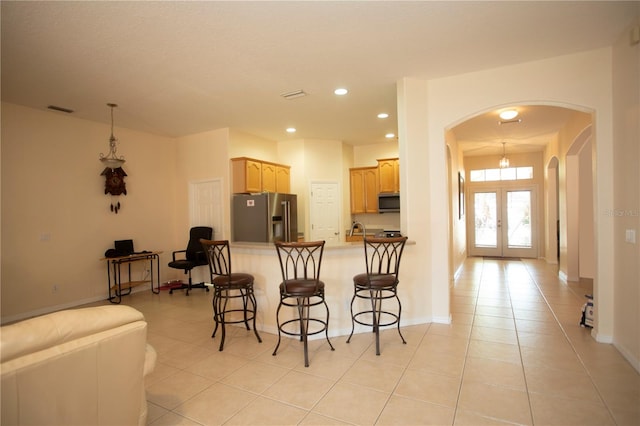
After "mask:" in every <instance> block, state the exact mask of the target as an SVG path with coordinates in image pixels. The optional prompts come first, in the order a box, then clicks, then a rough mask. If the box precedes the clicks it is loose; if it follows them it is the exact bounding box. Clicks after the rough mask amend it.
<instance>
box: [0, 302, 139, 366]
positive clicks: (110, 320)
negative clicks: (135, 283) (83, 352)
mask: <svg viewBox="0 0 640 426" xmlns="http://www.w3.org/2000/svg"><path fill="white" fill-rule="evenodd" d="M135 321H144V316H143V315H142V313H141V312H140V311H138V310H136V309H133V308H132V307H130V306H121V305H118V306H97V307H93V308H82V309H71V310H66V311H60V312H54V313H51V314H48V315H43V316H41V317H36V318H31V319H28V320H24V321H21V322H19V323H16V324H11V325H7V326H4V327H2V333H1V334H0V348H2V350H1V351H0V362H2V363H5V362H7V361H10V360H12V359H14V358H18V357H20V356H22V355H25V354H29V353H32V352H35V351H41V350H44V349H47V348H50V347H52V346H56V345H59V344H61V343H65V342H69V341H71V340H75V339H78V338H80V337H84V336H88V335H91V334H95V333H98V332H100V331H104V330H109V329H112V328H115V327H119V326H121V325H124V324H129V323H132V322H135Z"/></svg>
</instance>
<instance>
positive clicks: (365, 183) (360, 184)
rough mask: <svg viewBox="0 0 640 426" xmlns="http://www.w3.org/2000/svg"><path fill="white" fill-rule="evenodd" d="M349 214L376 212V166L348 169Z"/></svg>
mask: <svg viewBox="0 0 640 426" xmlns="http://www.w3.org/2000/svg"><path fill="white" fill-rule="evenodd" d="M349 172H350V173H349V174H350V184H351V185H350V186H351V214H359V213H377V212H378V168H377V167H357V168H353V169H349Z"/></svg>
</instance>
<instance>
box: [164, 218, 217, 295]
mask: <svg viewBox="0 0 640 426" xmlns="http://www.w3.org/2000/svg"><path fill="white" fill-rule="evenodd" d="M212 235H213V228H210V227H208V226H195V227H193V228H191V230H190V231H189V244H187V248H186V250H177V251H174V252H173V261H172V262H169V267H170V268H174V269H182V270H183V271H184V273H185V274H189V283H188V284H184V283H183V284H182V285H181V286H180V287H174V288H172V289H171V290H169V294H173V290H185V289H186V290H187V291H186V295H187V296H188V295H189V291H190V290H191V289H192V288H204V289H206V290H207V291H209V287H207V286H205V285H204V282H202V283H198V284H193V283H192V281H191V270H192V269H193V268H195V267H196V266H202V265H206V264H207V256H206V255H205V254H204V250H203V249H202V244H200V239H202V238H204V239H206V240H210V239H211V236H212ZM179 253H184V255H183V257H184V258H183V259H176V254H179Z"/></svg>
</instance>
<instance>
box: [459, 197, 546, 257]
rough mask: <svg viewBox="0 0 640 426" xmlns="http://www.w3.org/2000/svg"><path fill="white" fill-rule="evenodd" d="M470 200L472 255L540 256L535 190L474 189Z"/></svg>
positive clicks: (470, 246) (470, 250)
mask: <svg viewBox="0 0 640 426" xmlns="http://www.w3.org/2000/svg"><path fill="white" fill-rule="evenodd" d="M470 197H471V199H470V200H469V201H470V202H471V203H470V204H471V206H470V207H471V208H470V209H469V210H470V212H472V217H470V218H469V220H470V222H468V224H467V225H468V226H473V229H472V230H470V231H471V232H469V233H468V235H469V236H470V241H469V243H470V244H469V255H470V256H495V257H537V248H536V242H537V241H536V230H535V214H534V212H535V211H536V208H535V189H533V188H526V189H505V188H497V189H483V190H471V191H470ZM503 225H504V226H503Z"/></svg>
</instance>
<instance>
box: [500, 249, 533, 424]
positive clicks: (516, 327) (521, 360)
mask: <svg viewBox="0 0 640 426" xmlns="http://www.w3.org/2000/svg"><path fill="white" fill-rule="evenodd" d="M520 264H521V265H522V267H523V268H524V270H525V271H527V275H529V277H530V278H531V281H532V283H533V285H536V284H535V280H534V279H533V277H531V274H530V273H529V270H528V269H527V267H526V265H525V263H524V262H523V261H522V259H521V260H520ZM505 269H506V268H505ZM505 282H506V283H507V291H508V292H509V305H510V306H511V315H512V316H513V327H514V329H515V332H516V342H517V343H518V355H519V356H520V365H521V367H522V377H523V379H524V388H525V391H526V392H527V402H528V403H529V418H530V419H531V424H532V425H535V419H534V416H533V405H532V404H531V393H530V392H529V382H528V380H527V373H526V371H525V369H524V359H523V357H522V346H520V332H519V330H518V323H517V322H516V313H515V311H514V309H513V298H512V297H511V286H510V284H509V282H508V280H506V274H505ZM536 290H537V291H538V293H540V289H539V288H538V286H537V285H536Z"/></svg>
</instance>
